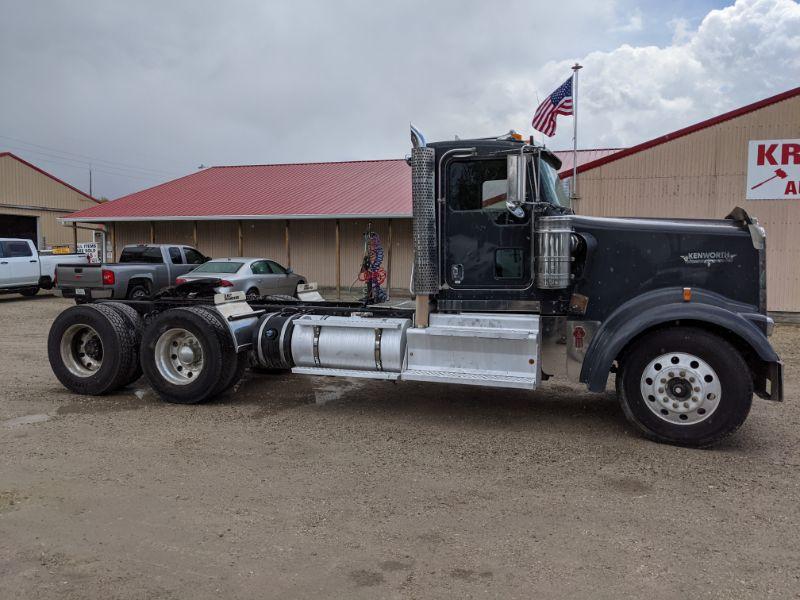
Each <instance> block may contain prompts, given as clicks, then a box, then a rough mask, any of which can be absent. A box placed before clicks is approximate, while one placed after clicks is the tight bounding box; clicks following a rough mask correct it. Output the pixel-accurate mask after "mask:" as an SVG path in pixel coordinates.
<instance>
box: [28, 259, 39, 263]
mask: <svg viewBox="0 0 800 600" xmlns="http://www.w3.org/2000/svg"><path fill="white" fill-rule="evenodd" d="M28 262H32V263H35V262H39V261H38V260H29V261H28Z"/></svg>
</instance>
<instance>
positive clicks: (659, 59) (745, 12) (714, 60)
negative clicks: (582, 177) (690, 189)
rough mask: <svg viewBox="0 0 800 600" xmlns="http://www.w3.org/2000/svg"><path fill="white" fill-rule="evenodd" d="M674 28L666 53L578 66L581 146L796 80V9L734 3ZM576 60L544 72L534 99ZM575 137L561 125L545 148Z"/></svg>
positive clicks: (689, 119)
mask: <svg viewBox="0 0 800 600" xmlns="http://www.w3.org/2000/svg"><path fill="white" fill-rule="evenodd" d="M671 26H672V28H673V31H674V38H673V43H672V44H671V45H669V46H666V47H656V46H644V47H634V46H629V45H622V46H620V47H618V48H616V49H614V50H611V51H609V52H592V53H590V54H588V55H586V56H584V57H582V58H580V59H579V62H580V63H581V64H582V65H584V67H585V68H584V69H583V70H582V71H581V74H580V89H579V94H580V95H579V102H580V104H579V110H580V114H579V118H580V121H579V136H580V138H579V145H581V146H583V147H589V146H597V147H600V146H618V145H625V146H627V145H632V144H636V143H638V142H641V141H644V140H647V139H650V138H652V137H656V136H658V135H661V134H664V133H668V132H670V131H673V130H675V129H679V128H681V127H684V126H687V125H690V124H692V123H694V122H697V121H699V120H702V119H705V118H708V117H711V116H713V115H716V114H719V113H722V112H725V111H728V110H731V109H734V108H736V107H739V106H741V105H744V104H747V103H750V102H754V101H756V100H758V99H761V98H764V97H767V96H770V95H773V94H776V93H779V92H782V91H785V90H787V89H791V88H793V87H796V86H797V85H798V82H800V4H798V3H797V2H794V1H792V0H738V1H737V2H736V3H735V4H734V5H733V6H729V7H726V8H723V9H721V10H713V11H711V12H709V13H708V14H707V15H706V16H705V18H704V19H703V20H702V22H701V23H700V25H699V26H698V27H697V28H696V29H690V28H689V26H688V24H687V22H686V21H685V20H676V21H673V23H672V24H671ZM573 62H574V61H572V60H568V61H567V60H564V61H551V62H548V63H547V64H546V65H544V66H543V67H542V68H541V69H540V70H539V71H538V73H537V75H536V78H535V81H536V86H535V88H534V89H533V90H531V92H532V95H534V94H535V93H538V94H539V96H540V97H544V96H545V95H546V94H547V93H549V92H550V88H553V89H555V87H556V86H557V85H559V84H560V83H561V81H563V79H564V78H565V77H566V76H567V75H568V74H569V72H570V71H569V67H570V66H571V64H572V63H573ZM519 87H522V88H524V87H526V86H524V85H521V86H519ZM531 87H533V86H531ZM512 89H514V86H512ZM534 97H535V96H534ZM562 119H563V118H562ZM571 133H572V123H571V121H570V119H569V118H566V119H564V120H563V121H561V122H560V125H559V132H558V133H557V136H556V137H554V138H551V139H546V142H547V144H548V146H551V147H558V148H565V147H570V146H571Z"/></svg>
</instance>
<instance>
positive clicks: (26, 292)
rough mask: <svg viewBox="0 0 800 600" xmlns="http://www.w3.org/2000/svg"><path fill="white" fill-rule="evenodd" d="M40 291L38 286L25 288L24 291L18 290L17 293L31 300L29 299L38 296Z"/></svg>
mask: <svg viewBox="0 0 800 600" xmlns="http://www.w3.org/2000/svg"><path fill="white" fill-rule="evenodd" d="M40 289H41V288H39V287H38V286H37V287H30V288H26V289H24V290H20V292H19V293H20V294H22V295H23V296H26V297H28V298H31V297H33V296H35V295H36V294H38V293H39V290H40Z"/></svg>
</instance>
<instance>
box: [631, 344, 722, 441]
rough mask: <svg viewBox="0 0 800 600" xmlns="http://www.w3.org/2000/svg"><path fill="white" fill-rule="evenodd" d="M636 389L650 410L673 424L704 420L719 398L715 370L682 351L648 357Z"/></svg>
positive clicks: (712, 412)
mask: <svg viewBox="0 0 800 600" xmlns="http://www.w3.org/2000/svg"><path fill="white" fill-rule="evenodd" d="M640 389H641V392H642V398H643V399H644V403H645V405H646V406H647V408H648V409H649V410H650V412H652V413H653V414H654V415H656V416H657V417H658V418H659V419H661V420H662V421H666V422H667V423H671V424H673V425H695V424H697V423H701V422H703V421H705V420H706V419H708V418H709V417H710V416H711V415H713V414H714V412H715V411H716V410H717V407H718V406H719V403H720V400H721V399H722V385H721V383H720V380H719V376H718V375H717V373H716V371H715V370H714V369H713V368H712V367H711V365H709V364H708V363H707V362H706V361H704V360H703V359H702V358H700V357H698V356H695V355H693V354H688V353H686V352H669V353H667V354H662V355H660V356H657V357H656V358H654V359H653V360H651V361H650V363H649V364H648V365H647V366H646V367H645V369H644V371H643V373H642V378H641V383H640Z"/></svg>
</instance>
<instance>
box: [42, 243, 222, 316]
mask: <svg viewBox="0 0 800 600" xmlns="http://www.w3.org/2000/svg"><path fill="white" fill-rule="evenodd" d="M208 260H209V259H208V257H206V256H203V254H202V253H201V252H199V251H198V250H195V249H194V248H192V247H190V246H182V245H180V244H131V245H129V246H125V247H124V248H123V249H122V252H121V253H120V255H119V262H116V263H102V264H99V263H95V264H93V265H91V266H89V267H86V266H80V267H72V266H68V265H64V266H60V267H59V268H58V269H57V275H58V289H59V290H61V293H62V294H63V295H64V297H66V298H75V299H76V300H78V301H81V302H83V301H90V300H96V299H98V298H105V299H111V298H115V299H116V298H122V299H125V298H127V299H129V300H137V299H142V298H148V297H150V296H151V295H152V294H154V293H156V292H157V291H158V290H160V289H162V288H165V287H169V286H171V285H175V280H176V279H177V278H178V277H179V276H181V275H184V274H186V273H188V272H189V271H191V270H192V269H195V268H197V266H199V265H201V264H203V263H204V262H206V261H208Z"/></svg>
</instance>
